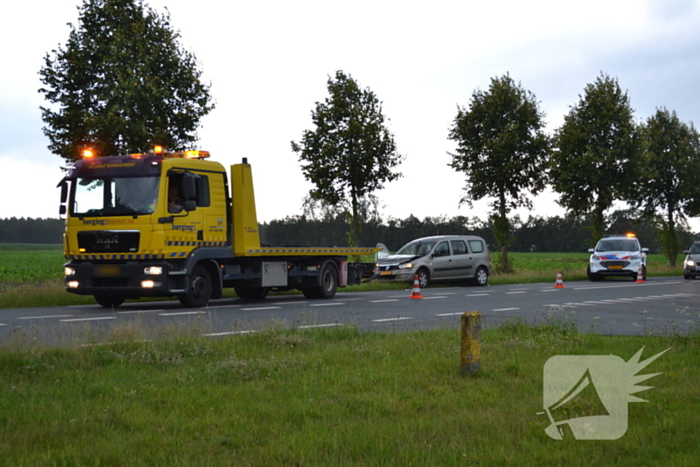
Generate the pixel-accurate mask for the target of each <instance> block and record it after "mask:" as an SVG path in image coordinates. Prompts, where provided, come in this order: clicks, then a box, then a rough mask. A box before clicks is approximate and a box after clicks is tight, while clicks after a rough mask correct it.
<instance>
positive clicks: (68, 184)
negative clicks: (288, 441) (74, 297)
mask: <svg viewBox="0 0 700 467" xmlns="http://www.w3.org/2000/svg"><path fill="white" fill-rule="evenodd" d="M208 159H209V153H208V152H206V151H182V152H172V153H169V152H167V151H164V150H162V149H160V148H157V149H156V150H154V151H153V152H150V153H146V154H131V155H126V156H112V157H94V156H92V155H91V154H89V153H87V154H86V155H85V156H84V157H83V158H82V159H81V160H79V161H77V162H76V163H75V164H74V166H73V167H72V169H71V170H70V171H69V173H68V175H67V176H66V177H65V178H64V179H63V180H62V181H61V182H60V183H59V186H60V187H61V205H60V214H61V215H62V216H65V220H66V227H65V233H64V244H63V246H64V255H65V257H66V259H67V260H69V262H68V263H66V264H65V270H64V272H65V286H66V290H67V291H68V292H70V293H75V294H79V295H93V296H94V297H95V300H96V301H97V302H98V303H99V304H101V305H103V306H105V307H117V306H119V305H121V304H122V303H123V302H124V301H125V300H126V299H135V298H142V297H173V296H174V297H177V298H178V299H179V300H180V302H181V303H182V304H183V305H184V306H187V307H201V306H204V305H206V304H207V303H208V301H209V300H210V299H212V298H214V299H215V298H221V296H222V291H223V289H224V288H233V289H235V291H236V294H237V295H238V296H239V297H241V298H258V299H260V298H264V297H265V296H266V295H267V293H268V292H269V291H270V290H271V289H275V290H291V289H298V290H301V291H302V292H303V293H304V295H305V296H306V297H308V298H331V297H333V296H334V295H335V293H336V290H337V288H338V287H344V286H346V285H348V284H359V283H360V281H361V279H362V277H363V276H364V277H369V276H372V274H373V271H372V267H373V265H374V263H350V262H348V257H349V256H356V255H371V254H376V252H377V251H378V249H377V248H335V247H269V246H263V245H261V244H260V236H259V232H258V222H257V214H256V210H255V194H254V189H253V177H252V170H251V166H250V164H248V162H247V160H246V159H245V158H244V159H243V162H242V163H241V164H235V165H232V166H231V167H230V171H229V172H227V171H226V170H225V169H224V167H223V166H222V165H221V164H220V163H218V162H213V161H210V160H208Z"/></svg>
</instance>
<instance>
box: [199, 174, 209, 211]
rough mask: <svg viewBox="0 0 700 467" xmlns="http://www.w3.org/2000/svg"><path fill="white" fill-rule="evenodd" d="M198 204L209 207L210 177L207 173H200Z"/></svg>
mask: <svg viewBox="0 0 700 467" xmlns="http://www.w3.org/2000/svg"><path fill="white" fill-rule="evenodd" d="M196 186H197V206H199V207H207V206H209V205H210V204H211V203H210V199H209V177H207V176H206V175H199V178H198V179H197V183H196Z"/></svg>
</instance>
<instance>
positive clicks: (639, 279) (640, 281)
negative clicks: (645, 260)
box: [637, 264, 644, 284]
mask: <svg viewBox="0 0 700 467" xmlns="http://www.w3.org/2000/svg"><path fill="white" fill-rule="evenodd" d="M643 283H644V274H643V273H642V265H641V264H640V265H639V270H638V271H637V284H643Z"/></svg>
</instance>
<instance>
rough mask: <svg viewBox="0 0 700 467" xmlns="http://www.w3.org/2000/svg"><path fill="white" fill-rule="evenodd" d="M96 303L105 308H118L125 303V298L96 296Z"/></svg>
mask: <svg viewBox="0 0 700 467" xmlns="http://www.w3.org/2000/svg"><path fill="white" fill-rule="evenodd" d="M95 301H96V302H97V303H99V304H100V305H102V306H103V307H105V308H118V307H119V305H121V304H122V303H124V297H122V296H120V295H95Z"/></svg>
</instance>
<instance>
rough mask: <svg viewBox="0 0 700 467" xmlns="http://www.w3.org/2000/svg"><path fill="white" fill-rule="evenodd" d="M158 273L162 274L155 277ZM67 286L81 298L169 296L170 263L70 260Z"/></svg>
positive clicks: (67, 267)
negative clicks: (81, 296) (101, 296)
mask: <svg viewBox="0 0 700 467" xmlns="http://www.w3.org/2000/svg"><path fill="white" fill-rule="evenodd" d="M158 270H160V271H161V273H160V274H155V273H154V272H157V271H158ZM65 272H66V275H65V286H66V290H67V291H68V292H70V293H74V294H78V295H115V296H121V297H124V298H139V297H157V296H164V295H169V290H170V289H171V287H170V285H174V284H169V281H170V282H174V280H175V277H172V278H170V279H169V277H168V264H167V263H166V262H165V261H133V262H126V263H124V262H122V263H116V262H115V263H109V262H105V263H94V262H81V261H71V262H69V263H66V264H65Z"/></svg>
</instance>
